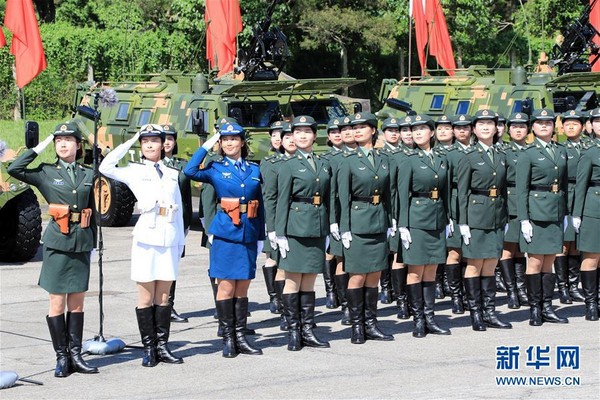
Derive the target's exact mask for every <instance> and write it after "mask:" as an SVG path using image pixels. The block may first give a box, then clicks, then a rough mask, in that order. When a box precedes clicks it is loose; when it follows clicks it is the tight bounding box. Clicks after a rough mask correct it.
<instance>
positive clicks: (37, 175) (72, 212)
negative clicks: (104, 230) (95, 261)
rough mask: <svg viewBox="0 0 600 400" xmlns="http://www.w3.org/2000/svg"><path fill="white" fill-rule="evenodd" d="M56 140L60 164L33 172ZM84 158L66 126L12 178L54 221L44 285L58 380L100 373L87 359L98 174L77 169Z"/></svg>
mask: <svg viewBox="0 0 600 400" xmlns="http://www.w3.org/2000/svg"><path fill="white" fill-rule="evenodd" d="M53 140H54V150H55V152H56V156H57V158H58V160H57V161H56V163H54V164H41V165H39V166H38V167H36V168H32V169H27V166H28V165H29V164H31V163H32V162H33V161H34V160H35V159H36V157H37V156H38V154H40V153H41V152H42V151H43V150H44V149H45V148H46V147H47V146H48V145H49V144H50V142H52V141H53ZM82 154H83V150H82V148H81V133H80V132H79V130H78V129H77V126H76V125H75V124H74V123H71V122H65V123H64V124H60V125H58V126H57V127H56V129H55V131H54V133H53V134H51V135H50V136H48V137H47V138H46V139H45V140H44V141H43V142H41V143H40V144H38V145H37V146H35V147H34V148H33V149H30V150H27V151H26V152H24V153H23V154H21V155H20V156H19V157H18V158H17V159H16V160H15V161H14V162H13V163H12V164H11V165H10V166H9V167H8V173H9V174H10V175H11V176H14V177H15V178H17V179H20V180H22V181H23V182H26V183H29V184H30V185H32V186H35V187H37V188H38V189H39V191H40V193H41V194H42V196H44V199H46V201H47V202H48V204H49V212H50V215H51V216H52V218H53V219H51V220H50V222H49V223H48V227H47V228H46V231H45V232H44V236H43V237H42V243H43V245H44V260H43V262H42V271H41V273H40V280H39V282H38V284H39V285H40V286H41V287H42V288H43V289H45V290H46V291H48V293H50V309H49V311H48V315H47V316H46V321H47V323H48V329H49V330H50V336H51V337H52V345H53V346H54V351H55V352H56V369H55V370H54V376H56V377H58V378H64V377H66V376H69V373H70V372H81V373H84V374H90V373H97V372H98V369H97V368H96V367H91V366H89V365H88V364H87V363H86V362H85V361H84V360H83V358H81V340H82V336H83V301H84V299H85V292H86V291H87V290H88V283H89V280H90V252H91V251H92V249H93V248H94V246H95V243H96V224H95V215H94V214H93V210H94V206H93V204H92V202H93V196H92V193H93V192H92V183H93V180H94V173H93V171H92V170H91V169H89V168H85V167H84V166H82V165H81V164H78V163H77V158H79V157H80V156H81V155H82ZM65 307H66V308H67V310H68V311H67V317H66V320H65V314H64V312H65Z"/></svg>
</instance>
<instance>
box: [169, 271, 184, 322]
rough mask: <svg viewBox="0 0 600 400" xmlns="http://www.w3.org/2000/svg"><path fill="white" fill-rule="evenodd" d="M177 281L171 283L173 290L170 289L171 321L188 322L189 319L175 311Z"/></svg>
mask: <svg viewBox="0 0 600 400" xmlns="http://www.w3.org/2000/svg"><path fill="white" fill-rule="evenodd" d="M176 286H177V281H173V283H172V284H171V290H170V291H169V305H170V306H171V322H188V319H187V318H185V317H182V316H181V315H179V314H178V313H177V311H175V288H176Z"/></svg>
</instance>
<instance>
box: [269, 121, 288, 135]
mask: <svg viewBox="0 0 600 400" xmlns="http://www.w3.org/2000/svg"><path fill="white" fill-rule="evenodd" d="M283 124H285V122H284V121H275V122H273V123H272V124H271V126H270V127H269V133H272V132H273V131H274V130H277V129H283Z"/></svg>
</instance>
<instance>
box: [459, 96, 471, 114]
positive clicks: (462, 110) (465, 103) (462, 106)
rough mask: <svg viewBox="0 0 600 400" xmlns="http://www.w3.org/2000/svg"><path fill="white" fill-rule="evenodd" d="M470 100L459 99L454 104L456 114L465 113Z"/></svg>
mask: <svg viewBox="0 0 600 400" xmlns="http://www.w3.org/2000/svg"><path fill="white" fill-rule="evenodd" d="M470 105H471V102H470V101H469V100H461V101H459V102H458V104H457V106H456V112H455V114H456V115H461V114H467V113H468V112H469V106H470Z"/></svg>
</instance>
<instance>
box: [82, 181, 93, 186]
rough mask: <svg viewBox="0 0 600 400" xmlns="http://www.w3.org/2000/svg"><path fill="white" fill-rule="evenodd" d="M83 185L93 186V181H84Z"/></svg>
mask: <svg viewBox="0 0 600 400" xmlns="http://www.w3.org/2000/svg"><path fill="white" fill-rule="evenodd" d="M83 186H92V184H91V183H87V182H84V183H83Z"/></svg>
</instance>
